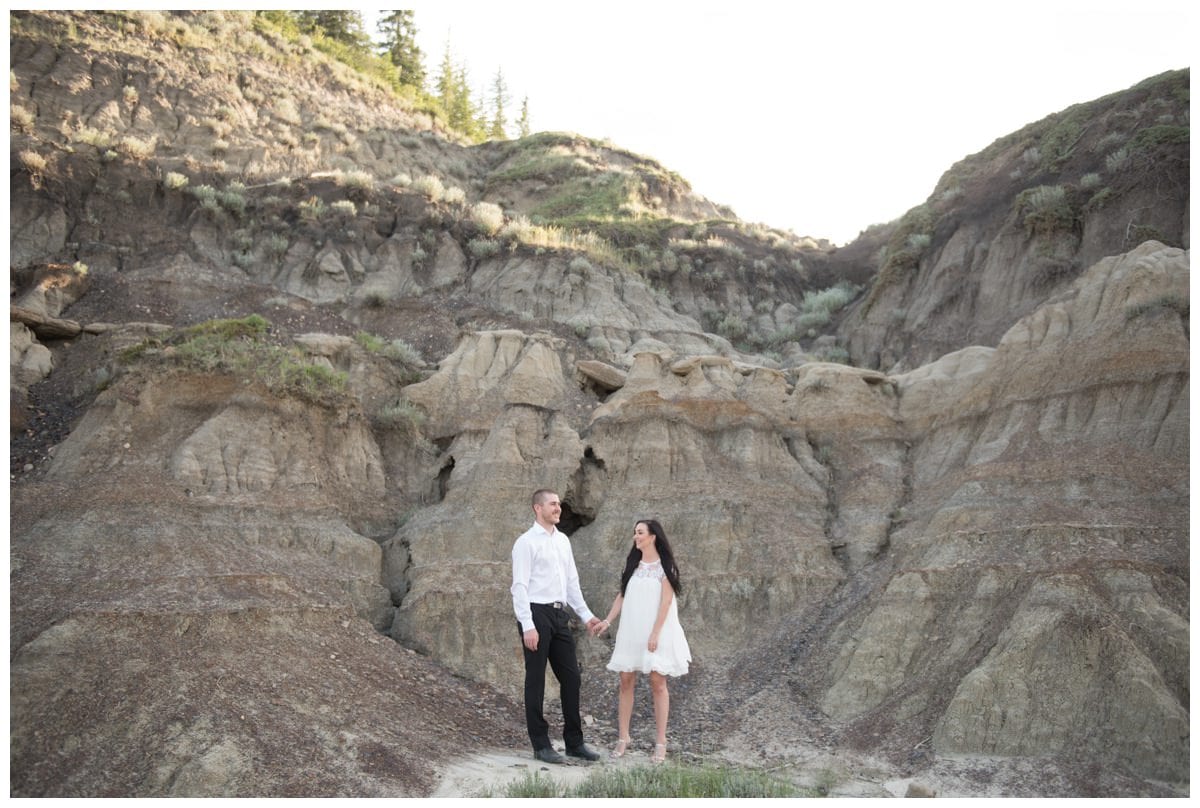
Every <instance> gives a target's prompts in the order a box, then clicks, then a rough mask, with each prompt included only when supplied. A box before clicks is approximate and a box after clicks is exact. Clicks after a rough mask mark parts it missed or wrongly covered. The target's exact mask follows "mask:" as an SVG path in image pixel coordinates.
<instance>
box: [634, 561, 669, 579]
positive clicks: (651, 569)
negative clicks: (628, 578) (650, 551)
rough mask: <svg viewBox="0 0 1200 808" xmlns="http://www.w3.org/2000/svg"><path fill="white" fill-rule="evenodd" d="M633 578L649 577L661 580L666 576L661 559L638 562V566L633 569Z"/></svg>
mask: <svg viewBox="0 0 1200 808" xmlns="http://www.w3.org/2000/svg"><path fill="white" fill-rule="evenodd" d="M633 577H634V578H651V579H653V580H655V581H661V580H662V579H663V578H666V577H667V573H666V572H664V571H663V567H662V559H659V560H658V561H651V562H650V563H649V564H647V563H646V562H645V561H639V562H638V568H637V569H636V570H634V571H633Z"/></svg>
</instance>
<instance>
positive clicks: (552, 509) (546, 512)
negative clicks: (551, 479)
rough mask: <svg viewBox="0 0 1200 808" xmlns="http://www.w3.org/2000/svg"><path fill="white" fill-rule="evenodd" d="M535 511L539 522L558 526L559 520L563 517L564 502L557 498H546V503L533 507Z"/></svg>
mask: <svg viewBox="0 0 1200 808" xmlns="http://www.w3.org/2000/svg"><path fill="white" fill-rule="evenodd" d="M533 511H534V513H536V514H537V518H538V521H539V522H544V523H545V524H547V525H557V524H558V520H559V519H560V518H561V517H562V502H560V501H559V499H558V497H557V496H550V497H546V501H545V502H542V503H541V504H538V505H534V506H533Z"/></svg>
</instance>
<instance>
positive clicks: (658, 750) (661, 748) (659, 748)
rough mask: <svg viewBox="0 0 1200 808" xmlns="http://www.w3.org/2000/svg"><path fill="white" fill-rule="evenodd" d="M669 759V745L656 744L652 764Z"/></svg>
mask: <svg viewBox="0 0 1200 808" xmlns="http://www.w3.org/2000/svg"><path fill="white" fill-rule="evenodd" d="M666 759H667V745H666V744H665V743H656V744H654V755H653V756H652V757H651V758H650V762H651V763H662V762H663V761H664V760H666Z"/></svg>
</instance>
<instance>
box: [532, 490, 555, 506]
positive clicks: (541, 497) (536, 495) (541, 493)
mask: <svg viewBox="0 0 1200 808" xmlns="http://www.w3.org/2000/svg"><path fill="white" fill-rule="evenodd" d="M552 496H554V492H553V491H551V490H550V489H549V488H539V489H538V490H536V491H534V492H533V498H532V499H531V500H530V502H529V504H530V505H541V504H543V503H545V501H546V499H547V498H548V497H552Z"/></svg>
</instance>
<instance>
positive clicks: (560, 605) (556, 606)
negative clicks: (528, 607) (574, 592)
mask: <svg viewBox="0 0 1200 808" xmlns="http://www.w3.org/2000/svg"><path fill="white" fill-rule="evenodd" d="M533 605H534V606H549V607H550V608H551V609H557V610H558V611H560V612H561V611H562V610H563V609H564V608H565V607H566V604H565V603H563V602H562V601H561V600H556V601H554V602H553V603H535V604H533Z"/></svg>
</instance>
